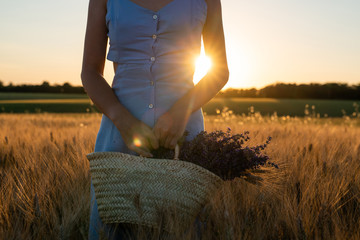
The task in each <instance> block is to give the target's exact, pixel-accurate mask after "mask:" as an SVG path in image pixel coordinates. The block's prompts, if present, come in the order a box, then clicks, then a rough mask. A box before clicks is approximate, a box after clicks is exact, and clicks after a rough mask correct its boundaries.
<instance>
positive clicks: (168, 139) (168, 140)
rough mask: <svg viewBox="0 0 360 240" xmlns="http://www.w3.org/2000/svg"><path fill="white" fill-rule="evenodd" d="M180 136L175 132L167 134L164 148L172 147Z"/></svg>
mask: <svg viewBox="0 0 360 240" xmlns="http://www.w3.org/2000/svg"><path fill="white" fill-rule="evenodd" d="M180 137H181V136H179V135H177V134H175V135H168V136H167V137H166V140H165V142H164V147H165V148H170V149H174V148H175V146H176V144H177V142H178V141H179V139H180Z"/></svg>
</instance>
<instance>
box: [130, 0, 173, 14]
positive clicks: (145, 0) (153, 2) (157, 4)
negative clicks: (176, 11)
mask: <svg viewBox="0 0 360 240" xmlns="http://www.w3.org/2000/svg"><path fill="white" fill-rule="evenodd" d="M129 1H131V2H133V3H135V4H137V5H139V6H140V7H143V8H146V9H149V10H151V11H154V12H157V11H159V10H160V9H162V8H163V7H165V6H166V5H168V4H170V3H171V2H172V1H174V0H129Z"/></svg>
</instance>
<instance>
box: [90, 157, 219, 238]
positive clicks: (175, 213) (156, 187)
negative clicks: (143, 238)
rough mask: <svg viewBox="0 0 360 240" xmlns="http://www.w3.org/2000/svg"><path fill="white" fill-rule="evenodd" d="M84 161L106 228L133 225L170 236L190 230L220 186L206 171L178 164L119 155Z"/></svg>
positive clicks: (165, 160) (213, 175)
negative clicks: (185, 229) (107, 225)
mask: <svg viewBox="0 0 360 240" xmlns="http://www.w3.org/2000/svg"><path fill="white" fill-rule="evenodd" d="M87 158H88V159H89V161H90V171H91V177H92V182H93V185H94V188H95V196H96V199H97V203H98V211H99V215H100V218H101V219H102V221H103V222H105V223H133V224H138V225H143V226H148V227H154V228H159V227H161V228H163V229H164V230H167V231H169V232H172V231H173V229H174V228H176V229H179V227H182V228H186V227H189V226H190V225H191V223H192V222H193V221H194V220H195V218H196V216H197V214H198V213H199V212H200V210H201V209H202V207H203V206H204V204H205V203H206V202H207V200H208V199H209V196H210V195H211V194H213V193H214V192H215V191H216V189H217V188H218V187H219V186H220V184H221V182H222V180H221V179H220V178H219V177H218V176H216V175H215V174H213V173H211V172H209V171H208V170H206V169H204V168H202V167H200V166H198V165H195V164H192V163H189V162H184V161H179V160H168V159H149V158H144V157H139V156H134V155H129V154H124V153H119V152H95V153H90V154H88V155H87ZM173 218H175V219H176V223H175V222H174V219H173ZM174 224H176V226H175V225H174ZM160 225H161V226H160Z"/></svg>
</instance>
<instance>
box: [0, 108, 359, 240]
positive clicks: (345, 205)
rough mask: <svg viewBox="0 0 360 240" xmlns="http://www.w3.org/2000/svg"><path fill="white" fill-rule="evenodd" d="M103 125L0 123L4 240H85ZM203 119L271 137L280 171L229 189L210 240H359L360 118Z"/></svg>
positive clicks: (82, 120)
mask: <svg viewBox="0 0 360 240" xmlns="http://www.w3.org/2000/svg"><path fill="white" fill-rule="evenodd" d="M100 119H101V115H99V114H76V115H75V114H74V115H69V114H68V115H64V114H23V115H15V114H3V115H0V189H1V195H0V239H86V238H87V232H88V224H89V208H90V201H89V197H90V196H89V188H90V175H89V164H88V161H87V160H86V157H85V156H86V154H87V153H90V152H92V151H93V148H94V142H95V137H96V133H97V131H98V128H99V124H100ZM205 120H206V122H205V124H206V129H207V130H208V131H212V130H215V129H226V128H227V127H230V128H231V129H232V130H233V132H243V131H245V130H247V131H250V137H251V138H252V139H251V142H250V144H251V145H253V144H258V143H263V142H264V141H265V139H266V138H267V137H268V136H271V137H272V138H273V140H272V142H271V143H270V145H269V146H268V147H267V149H266V153H267V154H268V155H269V156H270V157H271V160H272V161H273V162H275V163H277V164H278V165H279V167H280V168H279V169H270V168H263V169H260V170H256V171H253V178H254V179H255V180H256V184H252V183H250V182H249V181H251V179H247V180H248V181H245V180H244V179H236V180H234V181H232V182H227V183H225V184H224V186H223V187H222V189H221V190H220V191H219V192H218V194H216V195H215V196H213V198H212V199H211V200H210V203H209V205H208V206H207V207H206V214H203V215H202V218H203V220H204V221H206V222H207V227H206V229H203V232H202V236H203V238H204V239H360V224H359V222H360V174H359V173H360V138H359V136H360V127H359V126H360V124H359V122H360V121H359V119H358V118H357V119H350V118H344V119H317V118H290V117H277V116H276V115H275V116H272V117H268V118H263V117H262V116H261V115H255V114H252V115H248V116H233V115H232V114H231V112H230V113H226V112H223V113H222V115H220V116H207V117H206V119H205ZM205 218H206V219H205ZM193 232H194V231H190V232H189V233H188V234H186V235H182V236H181V237H182V238H184V236H187V237H188V238H190V236H192V235H194V233H193ZM139 234H143V233H141V231H140V230H139ZM157 236H158V235H157V234H156V233H154V235H153V238H154V239H156V238H157Z"/></svg>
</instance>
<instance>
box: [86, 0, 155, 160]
mask: <svg viewBox="0 0 360 240" xmlns="http://www.w3.org/2000/svg"><path fill="white" fill-rule="evenodd" d="M106 2H107V0H90V3H89V12H88V20H87V28H86V35H85V44H84V56H83V65H82V71H81V80H82V84H83V86H84V89H85V91H86V93H87V94H88V96H89V97H90V98H91V100H92V101H93V102H94V104H95V105H96V106H97V107H98V108H99V109H100V111H101V112H102V113H104V114H105V115H106V116H107V117H108V118H109V119H111V121H112V122H113V123H114V124H115V126H116V127H117V128H118V130H119V131H120V133H121V136H122V137H123V139H124V141H125V144H126V145H127V146H128V147H129V148H130V149H131V150H133V151H135V152H137V153H139V154H140V155H143V156H147V157H149V156H151V155H150V151H149V148H150V147H151V146H152V147H153V148H157V145H158V143H157V140H156V138H155V136H154V134H153V132H152V129H151V128H150V127H149V126H147V125H145V124H144V123H142V122H141V121H139V120H138V119H136V118H135V117H134V116H133V115H131V114H130V112H129V111H128V110H127V109H126V108H125V107H124V106H123V105H122V104H121V103H120V102H119V100H118V99H117V97H116V95H115V94H114V92H113V90H112V88H111V87H110V86H109V84H108V83H107V82H106V81H105V79H104V77H103V73H104V65H105V56H106V47H107V40H108V38H107V31H108V30H107V27H106V20H105V16H106V11H107V10H106ZM134 138H138V139H139V140H140V141H141V142H142V146H135V145H134V144H133V142H134Z"/></svg>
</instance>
